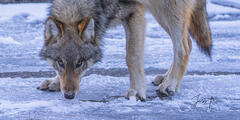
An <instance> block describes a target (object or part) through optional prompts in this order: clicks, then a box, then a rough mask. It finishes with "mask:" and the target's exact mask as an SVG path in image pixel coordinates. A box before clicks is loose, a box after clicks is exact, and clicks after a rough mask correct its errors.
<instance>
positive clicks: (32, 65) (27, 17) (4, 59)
mask: <svg viewBox="0 0 240 120" xmlns="http://www.w3.org/2000/svg"><path fill="white" fill-rule="evenodd" d="M211 1H214V0H209V1H208V4H207V10H208V12H209V13H210V14H209V17H210V26H211V31H212V36H213V42H214V47H213V56H212V57H213V59H212V61H211V60H209V59H208V58H207V57H206V56H204V55H203V54H202V53H201V52H200V51H199V49H198V47H197V46H196V43H195V42H193V50H192V53H191V56H190V62H189V65H188V72H187V73H186V76H185V77H184V78H183V80H182V85H181V88H180V91H179V92H178V93H177V94H176V95H175V96H174V97H172V98H171V99H164V100H160V99H159V98H158V97H157V96H156V93H155V90H156V87H155V86H153V85H152V84H151V82H152V80H153V79H154V77H155V75H156V74H157V73H163V71H166V70H167V69H168V68H169V66H170V65H171V62H172V57H173V54H172V43H171V40H170V38H169V36H168V35H167V33H166V32H165V31H164V30H163V29H162V28H161V27H160V26H159V25H158V24H157V22H156V21H155V20H154V19H153V17H152V16H151V15H150V14H149V13H147V14H146V19H147V21H148V23H147V30H146V31H147V34H146V44H145V69H146V80H147V88H148V89H147V97H148V98H147V101H146V102H141V101H136V99H135V98H130V100H126V99H125V98H124V95H125V92H126V91H127V90H128V88H129V78H128V75H127V74H126V75H125V74H124V73H125V72H127V69H126V68H127V66H126V63H125V56H126V53H125V34H124V30H123V27H122V26H119V27H117V28H112V29H110V30H108V31H107V33H106V35H105V37H104V42H105V45H104V58H103V60H102V62H101V63H98V64H96V65H95V66H94V67H93V70H95V69H98V70H102V71H103V73H104V74H105V75H103V74H101V73H99V72H95V74H91V75H89V76H86V77H84V78H83V79H82V80H81V83H80V85H79V87H80V89H79V92H78V95H77V96H76V99H74V100H66V99H64V97H63V96H62V94H61V93H60V92H56V93H55V92H46V91H38V90H37V89H36V87H37V86H38V85H39V83H40V82H41V81H42V80H45V79H50V78H39V77H38V78H31V77H30V78H18V77H16V78H9V77H13V76H8V77H1V75H2V74H7V72H17V73H19V72H22V71H26V72H39V71H52V70H53V69H52V68H51V67H49V66H48V65H47V63H46V62H45V61H43V60H41V59H40V58H39V56H38V54H39V51H40V49H41V47H42V45H43V31H44V20H45V19H46V18H47V14H48V10H47V9H48V7H49V6H50V4H47V3H41V4H40V3H37V4H36V3H35V4H7V5H0V11H1V12H0V94H1V98H0V119H8V120H11V119H13V120H14V119H58V120H66V119H89V120H94V119H105V120H108V119H109V120H111V119H150V120H151V119H176V120H177V119H181V118H182V119H185V118H186V119H191V118H192V119H239V113H240V87H239V85H240V81H239V77H240V74H239V71H240V64H239V60H240V52H239V51H240V42H239V39H240V28H239V26H240V17H239V16H240V9H237V8H232V7H229V6H231V4H232V2H235V3H238V4H240V1H239V0H225V1H224V3H226V2H227V4H228V5H227V6H225V5H223V4H221V3H223V2H221V1H220V0H219V1H216V0H215V2H218V3H219V4H218V5H217V4H213V3H212V2H211ZM228 1H231V2H228ZM36 8H37V9H36ZM2 11H3V12H2ZM114 71H115V72H114ZM118 73H120V74H121V73H122V74H123V75H120V76H118V75H116V74H118ZM202 73H204V74H202ZM170 116H171V117H170Z"/></svg>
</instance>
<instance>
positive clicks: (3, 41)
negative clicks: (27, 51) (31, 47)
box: [0, 37, 21, 45]
mask: <svg viewBox="0 0 240 120" xmlns="http://www.w3.org/2000/svg"><path fill="white" fill-rule="evenodd" d="M0 44H16V45H21V43H20V42H18V41H16V40H14V39H13V38H11V37H7V38H4V37H0Z"/></svg>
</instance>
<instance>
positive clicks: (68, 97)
mask: <svg viewBox="0 0 240 120" xmlns="http://www.w3.org/2000/svg"><path fill="white" fill-rule="evenodd" d="M64 97H65V98H66V99H73V98H74V97H75V93H64Z"/></svg>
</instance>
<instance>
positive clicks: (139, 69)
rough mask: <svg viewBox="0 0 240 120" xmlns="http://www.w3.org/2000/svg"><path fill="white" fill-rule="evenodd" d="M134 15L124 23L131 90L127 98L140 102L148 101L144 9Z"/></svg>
mask: <svg viewBox="0 0 240 120" xmlns="http://www.w3.org/2000/svg"><path fill="white" fill-rule="evenodd" d="M140 8H141V9H140V11H138V12H135V13H133V14H132V15H131V16H130V17H128V18H127V19H126V20H125V21H124V22H123V26H124V28H125V31H126V52H127V55H126V63H127V66H128V71H129V74H130V88H129V90H128V91H127V94H126V98H127V99H129V98H130V97H131V96H134V97H136V98H137V99H140V100H145V99H146V85H145V78H144V68H143V64H144V39H145V18H144V8H143V7H140Z"/></svg>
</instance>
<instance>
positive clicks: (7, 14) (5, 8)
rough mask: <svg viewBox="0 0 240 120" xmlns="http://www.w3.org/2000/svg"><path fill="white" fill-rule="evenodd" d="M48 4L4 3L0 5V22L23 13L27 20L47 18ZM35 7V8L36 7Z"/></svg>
mask: <svg viewBox="0 0 240 120" xmlns="http://www.w3.org/2000/svg"><path fill="white" fill-rule="evenodd" d="M49 6H50V4H46V3H42V4H41V3H39V4H34V3H28V4H5V5H0V11H1V12H0V22H4V21H8V20H10V19H11V18H13V17H14V16H18V15H24V16H25V17H26V18H27V21H28V22H31V21H35V20H43V19H45V18H47V13H48V12H47V8H48V7H49ZM36 8H37V9H36Z"/></svg>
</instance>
